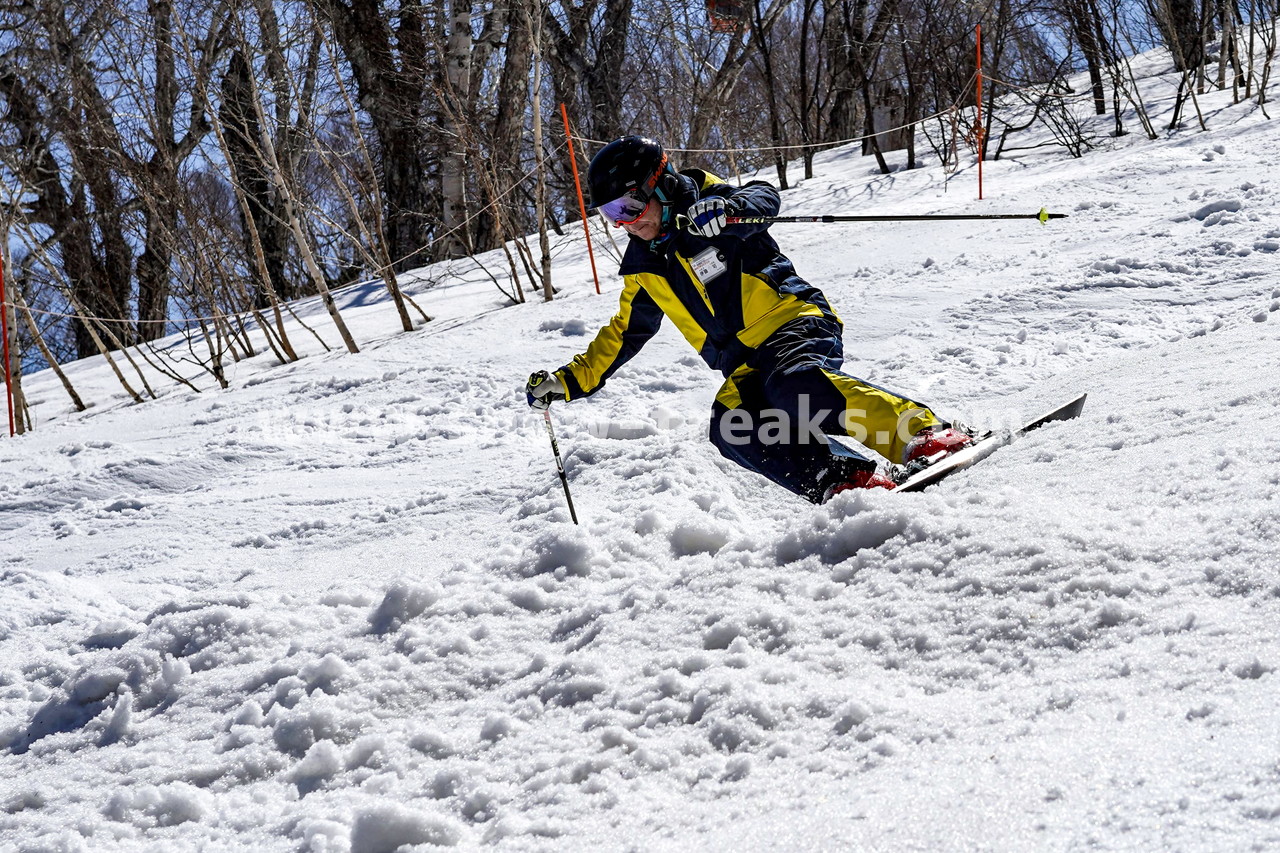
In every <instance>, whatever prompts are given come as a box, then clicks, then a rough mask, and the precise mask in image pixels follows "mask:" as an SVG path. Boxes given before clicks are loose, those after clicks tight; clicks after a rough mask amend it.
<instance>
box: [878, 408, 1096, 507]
mask: <svg viewBox="0 0 1280 853" xmlns="http://www.w3.org/2000/svg"><path fill="white" fill-rule="evenodd" d="M1087 396H1088V394H1081V395H1080V396H1078V397H1076V398H1074V399H1072V400H1070V401H1068V402H1066V403H1064V404H1063V405H1061V406H1058V407H1057V408H1055V409H1052V410H1050V411H1048V412H1046V413H1044V414H1043V415H1041V416H1040V417H1038V418H1036V419H1035V420H1033V421H1029V422H1028V423H1026V424H1024V425H1023V426H1021V427H1019V428H1018V429H1015V430H1002V431H1000V432H994V433H988V434H987V435H985V436H983V437H981V438H979V439H978V440H977V442H975V443H974V444H972V445H970V446H969V447H966V448H965V449H964V450H961V451H958V452H956V453H953V454H951V455H950V456H947V457H945V458H943V459H941V460H939V461H938V462H935V463H934V464H932V465H930V466H929V467H927V468H925V469H924V470H922V471H918V472H916V473H914V474H911V475H909V476H908V477H907V478H906V479H905V480H903V481H902V482H901V483H899V484H898V487H897V488H896V489H894V491H897V492H919V491H922V490H924V489H927V488H929V487H930V486H932V485H934V484H935V483H938V482H940V481H942V480H944V479H946V478H947V477H949V476H951V475H952V474H954V473H955V472H956V471H959V470H961V469H963V468H968V467H969V466H971V465H974V464H976V463H978V462H980V461H982V460H983V459H986V458H987V457H988V456H990V455H991V454H992V453H995V452H996V451H997V450H999V449H1000V448H1001V447H1004V446H1005V445H1006V444H1009V443H1011V442H1013V441H1015V440H1017V439H1019V438H1021V437H1022V436H1024V435H1026V434H1027V433H1029V432H1031V431H1032V430H1033V429H1039V428H1040V427H1042V426H1044V425H1045V424H1047V423H1051V422H1053V421H1069V420H1071V419H1072V418H1074V417H1076V416H1077V415H1079V414H1080V412H1081V411H1083V410H1084V401H1085V398H1086V397H1087Z"/></svg>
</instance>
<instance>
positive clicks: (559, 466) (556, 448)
mask: <svg viewBox="0 0 1280 853" xmlns="http://www.w3.org/2000/svg"><path fill="white" fill-rule="evenodd" d="M542 417H543V420H545V421H546V422H547V436H548V437H549V438H550V439H551V452H552V453H554V454H555V456H556V470H557V471H559V472H560V485H562V486H564V499H565V500H566V501H568V502H569V517H570V518H572V519H573V523H574V524H577V523H578V513H577V512H575V511H574V509H573V495H571V494H569V478H568V477H566V476H565V473H564V462H563V461H562V460H561V459H560V443H559V442H557V441H556V431H555V430H554V429H553V428H552V427H551V410H550V409H543V410H542Z"/></svg>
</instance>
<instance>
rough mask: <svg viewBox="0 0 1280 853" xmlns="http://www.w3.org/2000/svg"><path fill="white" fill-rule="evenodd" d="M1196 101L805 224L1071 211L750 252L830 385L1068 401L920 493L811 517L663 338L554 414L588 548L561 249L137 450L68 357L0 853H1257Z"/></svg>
mask: <svg viewBox="0 0 1280 853" xmlns="http://www.w3.org/2000/svg"><path fill="white" fill-rule="evenodd" d="M1155 63H1156V61H1155V60H1147V62H1146V64H1145V65H1143V66H1142V67H1143V69H1144V70H1145V72H1146V73H1152V72H1153V70H1158V69H1157V66H1156V64H1155ZM1148 83H1149V85H1150V86H1151V88H1150V91H1149V96H1150V97H1151V99H1152V102H1153V103H1154V104H1155V105H1156V106H1157V107H1158V108H1159V109H1160V110H1163V111H1165V112H1166V113H1167V110H1168V108H1169V106H1170V97H1171V92H1172V89H1171V88H1170V79H1169V78H1164V79H1160V80H1156V79H1152V80H1149V81H1148ZM1201 104H1202V106H1204V107H1205V108H1206V111H1207V116H1206V118H1207V120H1208V122H1209V124H1210V128H1211V130H1210V131H1209V132H1207V133H1202V132H1198V131H1197V130H1193V129H1190V128H1191V127H1193V126H1194V125H1193V123H1192V124H1190V125H1189V127H1188V129H1184V130H1181V131H1178V132H1174V133H1167V134H1165V135H1164V137H1163V138H1162V139H1161V140H1160V141H1157V142H1147V141H1145V140H1143V139H1141V138H1140V137H1139V136H1130V137H1127V138H1122V139H1118V140H1117V139H1112V138H1106V137H1105V136H1103V134H1104V133H1105V131H1106V130H1107V129H1108V128H1109V124H1110V119H1101V120H1097V123H1096V125H1095V126H1096V127H1097V128H1098V133H1099V136H1100V147H1099V149H1098V150H1097V151H1095V152H1093V153H1092V154H1090V155H1089V156H1087V157H1085V158H1083V159H1079V160H1072V159H1069V158H1067V157H1065V156H1064V155H1062V154H1060V153H1051V152H1049V151H1047V150H1043V149H1042V150H1039V151H1035V152H1030V153H1025V154H1022V155H1019V156H1015V157H1010V158H1008V159H1005V160H1002V161H1000V162H997V163H988V164H987V165H986V169H985V174H986V178H987V196H988V199H987V200H986V201H984V202H981V203H978V202H976V201H974V200H973V197H974V181H973V178H974V175H973V170H972V168H971V167H968V168H966V169H965V170H963V171H962V172H961V173H960V174H959V175H958V176H956V177H955V178H954V179H953V180H952V181H951V183H950V184H949V185H948V184H947V183H946V182H945V175H944V174H943V173H942V172H941V171H940V170H939V169H937V168H926V169H920V170H916V171H911V172H896V173H894V174H892V175H888V176H882V175H879V174H876V173H874V172H873V171H872V166H873V164H872V161H871V160H869V159H867V158H862V157H859V156H857V155H856V152H854V151H850V150H840V151H834V152H828V153H825V154H823V155H821V156H820V157H819V158H818V166H817V171H818V174H817V177H815V178H814V179H812V180H809V181H805V182H803V183H802V184H801V185H800V186H799V187H798V188H795V189H793V190H792V191H790V192H788V193H787V194H786V195H785V197H784V198H785V211H789V212H794V213H826V212H848V213H858V212H871V211H875V212H901V213H921V212H954V211H975V212H1034V211H1035V210H1038V209H1039V208H1040V207H1041V206H1042V205H1043V206H1048V207H1049V208H1050V209H1052V210H1055V211H1058V210H1061V211H1063V212H1067V213H1070V214H1071V216H1070V218H1069V219H1066V220H1060V221H1055V222H1051V223H1050V224H1048V225H1046V226H1043V227H1042V226H1040V225H1038V224H1036V223H1031V222H1004V223H998V224H994V225H992V224H984V225H976V224H975V225H970V224H965V223H939V224H933V225H930V224H910V225H907V224H903V225H870V226H866V225H848V226H843V225H827V226H782V225H779V226H775V229H774V233H775V234H776V236H777V237H778V239H779V240H780V242H781V243H782V244H783V247H784V250H785V251H786V252H787V253H788V254H789V255H791V257H792V258H793V259H794V260H795V262H796V264H797V267H798V268H799V269H800V271H801V273H802V274H804V275H805V276H806V277H808V278H810V279H811V280H812V281H814V282H815V283H817V284H819V285H820V286H821V287H822V288H823V289H824V291H825V292H826V293H827V295H828V296H829V297H830V298H831V300H832V302H833V303H834V304H835V306H836V307H837V310H839V311H840V313H841V314H842V316H843V317H844V319H845V321H846V335H845V338H846V345H847V351H848V361H847V368H848V369H849V370H850V371H851V372H853V373H855V374H857V375H860V376H863V377H865V378H867V379H870V380H873V381H875V382H877V383H881V384H885V385H888V386H890V387H894V388H898V389H901V390H902V391H903V392H905V393H908V394H912V395H916V396H918V397H922V398H924V399H925V400H927V401H928V402H930V403H932V404H933V405H934V406H935V407H936V408H937V409H939V410H940V411H942V412H943V413H945V414H947V415H951V416H957V417H960V418H961V419H964V420H966V421H969V422H975V423H983V424H990V425H994V426H1003V425H1010V424H1013V423H1015V422H1017V421H1019V420H1022V419H1025V418H1027V417H1029V416H1032V415H1034V414H1038V413H1039V411H1040V410H1041V409H1043V408H1045V407H1046V406H1047V405H1049V404H1052V403H1054V402H1057V401H1060V400H1062V399H1063V398H1065V397H1066V396H1068V395H1070V394H1073V393H1076V392H1078V391H1083V390H1087V391H1088V392H1089V395H1090V396H1089V403H1088V406H1087V407H1086V409H1085V412H1084V414H1083V415H1082V416H1081V418H1080V419H1079V420H1077V421H1073V422H1071V423H1064V424H1053V425H1050V426H1047V427H1045V428H1044V429H1042V430H1040V431H1038V432H1036V433H1034V434H1033V435H1031V436H1029V437H1027V438H1026V439H1024V440H1022V441H1020V442H1018V443H1016V444H1014V445H1013V446H1011V447H1009V448H1006V449H1004V450H1002V451H1000V453H999V455H998V457H996V458H993V459H992V460H989V461H988V462H984V463H983V464H981V465H980V466H978V467H976V468H974V469H972V470H971V471H969V472H967V473H965V474H963V475H961V476H958V477H955V478H953V479H952V480H950V481H948V482H947V483H946V484H944V485H942V486H939V487H938V488H936V489H934V490H931V491H929V492H925V493H923V494H918V495H895V494H891V493H886V492H879V491H877V492H875V493H866V494H850V493H845V494H842V495H840V496H838V497H837V499H836V500H834V501H833V502H832V503H831V504H829V505H827V506H825V507H813V506H810V505H809V504H807V503H805V502H803V501H802V500H800V499H799V498H795V497H793V496H791V495H790V494H788V493H785V492H783V491H782V490H780V489H778V488H776V487H774V486H772V485H770V484H768V483H767V482H765V481H764V480H762V479H760V478H758V477H756V476H754V475H751V474H749V473H747V472H744V471H741V470H739V469H737V468H735V467H734V466H732V465H731V464H729V463H728V462H726V461H724V460H722V459H720V458H719V456H718V455H717V453H716V452H715V450H714V448H712V447H711V446H710V445H709V444H708V443H707V442H706V441H705V435H704V434H705V430H706V422H707V416H708V411H709V407H710V402H711V399H712V396H713V394H714V392H715V389H716V388H717V387H718V384H719V377H718V376H716V375H714V374H712V373H711V372H709V371H708V370H707V369H706V368H705V366H704V365H702V363H701V362H700V361H699V360H698V359H697V357H696V356H695V355H694V354H693V353H692V352H691V351H689V349H688V347H687V345H686V344H685V343H684V342H683V340H681V339H680V338H679V336H678V335H677V334H676V333H675V332H674V330H673V329H671V328H669V327H668V328H665V329H664V331H663V332H662V333H661V334H660V335H659V336H658V337H657V338H655V339H654V340H653V341H652V342H651V343H650V344H649V346H648V347H647V348H646V349H645V350H644V352H642V353H641V354H640V355H639V356H638V357H637V358H636V359H635V360H634V361H633V362H632V363H631V364H630V365H628V366H627V367H626V368H625V369H624V370H623V371H622V372H620V373H619V374H618V375H617V376H616V377H615V378H614V379H613V380H612V382H611V384H610V386H609V388H608V389H606V391H605V392H602V393H601V394H599V395H597V396H596V397H594V398H592V399H590V400H586V401H581V402H575V403H573V404H570V405H567V406H564V405H561V406H557V407H555V408H554V410H553V413H554V419H555V424H556V427H557V430H558V434H559V439H560V443H561V447H562V449H563V450H564V452H565V454H566V465H567V468H568V472H569V477H570V480H571V483H572V487H573V493H574V497H575V500H576V503H577V508H578V513H579V516H580V518H581V520H582V522H583V523H582V526H580V527H575V526H574V525H572V524H570V523H569V522H568V514H567V510H566V508H565V506H564V498H563V494H562V492H561V489H560V484H559V481H558V479H557V478H556V475H555V469H554V465H553V463H552V459H551V454H550V448H549V447H548V443H547V436H546V434H545V430H544V426H543V422H542V419H541V418H540V417H536V416H532V415H531V414H530V413H529V411H528V409H527V408H526V407H525V405H524V401H523V392H522V385H523V379H524V377H525V376H526V375H527V374H528V373H529V372H530V371H532V370H534V369H537V368H540V367H547V368H552V367H555V366H558V365H559V364H562V363H563V362H564V361H566V360H567V359H568V358H569V357H570V356H571V355H572V354H573V353H574V352H576V351H578V350H579V349H580V348H581V347H583V346H585V344H586V342H587V341H588V340H589V339H590V335H591V334H592V333H593V332H594V330H595V328H596V327H597V326H598V325H600V324H602V323H603V322H605V321H606V320H607V319H608V317H609V316H610V315H611V314H612V313H613V311H614V309H615V306H616V298H615V297H616V293H617V291H618V289H619V282H618V281H617V279H616V277H614V276H612V275H611V274H610V273H611V270H612V262H611V261H610V260H608V258H607V257H606V258H605V259H604V260H603V261H602V267H604V268H605V270H606V278H605V287H606V295H604V296H596V295H595V294H594V292H593V287H592V285H591V276H590V270H589V267H588V266H587V264H586V256H585V251H584V247H583V244H582V242H581V237H580V235H577V234H573V233H569V234H567V235H566V236H565V237H564V238H562V239H560V240H559V241H558V243H557V248H556V266H555V270H556V276H557V283H558V286H559V287H560V288H562V291H561V295H560V298H558V299H557V300H556V301H554V302H553V303H549V304H543V303H530V304H527V305H524V306H521V307H511V308H502V307H501V305H502V302H503V299H502V297H501V295H500V294H499V293H498V291H497V290H496V288H494V287H493V285H492V284H491V283H490V282H489V279H488V278H487V276H486V274H485V273H484V272H483V271H482V270H480V269H479V268H477V267H476V266H475V265H474V264H472V263H471V262H458V263H456V264H453V265H450V266H445V267H437V268H435V269H433V270H430V271H425V272H424V274H423V276H422V279H421V281H420V282H419V283H418V284H417V285H415V286H414V287H412V288H411V291H412V292H414V293H415V295H416V296H417V298H418V299H419V301H420V302H421V304H423V306H424V308H425V309H426V310H427V311H428V312H430V313H432V314H433V315H435V317H436V319H435V321H434V322H432V323H430V324H427V325H425V326H423V327H422V328H421V329H420V330H419V331H416V332H414V333H411V334H397V333H395V329H396V321H395V318H394V312H393V311H392V309H391V308H390V307H389V306H388V305H387V303H386V300H385V299H382V298H381V297H380V296H379V295H378V292H377V289H376V288H373V287H369V288H364V289H360V288H357V289H355V290H351V291H347V292H345V293H344V295H343V298H342V304H343V305H344V306H346V311H347V316H348V319H349V321H350V323H351V325H352V328H353V331H354V333H355V335H356V337H357V339H358V340H359V341H360V342H361V343H362V345H363V352H362V353H361V354H359V355H347V354H341V353H338V352H332V353H324V352H321V351H319V344H318V343H317V342H316V341H315V340H314V338H311V337H310V336H309V335H306V334H305V333H304V332H302V331H301V330H297V331H295V333H294V339H295V341H296V342H297V343H298V345H299V346H300V347H301V348H303V349H305V350H306V351H307V353H308V355H307V357H305V358H304V359H303V360H301V361H299V362H297V363H295V364H289V365H280V364H278V363H275V362H274V361H273V360H272V359H271V357H270V355H262V356H259V357H257V358H254V359H250V360H247V361H244V362H241V363H240V364H238V365H235V366H234V368H233V370H232V388H231V389H230V390H228V391H225V392H223V391H219V390H217V389H216V388H214V389H207V390H205V392H204V393H200V394H196V393H194V392H191V391H189V390H187V389H182V388H178V387H175V386H174V385H173V384H172V383H169V384H161V383H158V382H157V383H156V384H157V387H158V390H161V391H162V398H161V399H159V400H157V401H153V402H147V403H145V404H144V405H131V404H128V401H127V399H125V398H124V397H123V395H122V394H121V392H120V390H119V388H118V386H114V387H113V382H114V380H113V379H112V377H111V375H110V374H109V372H108V371H107V370H106V368H105V367H104V366H103V364H102V362H101V361H100V360H97V359H93V360H88V361H85V362H82V363H78V364H76V365H72V366H70V368H69V370H70V373H71V375H72V377H73V380H74V381H75V383H76V385H77V387H78V389H79V390H80V393H81V394H82V395H83V396H84V397H85V398H86V399H87V400H92V401H94V403H95V405H94V406H93V408H92V409H91V410H90V411H89V412H87V413H84V414H75V413H72V412H71V411H70V407H69V405H68V403H67V400H66V397H65V395H64V394H63V392H62V390H61V387H60V386H59V385H58V383H57V381H56V379H55V378H54V377H53V376H52V375H49V374H47V373H46V374H40V375H37V376H33V377H29V378H28V380H27V390H28V394H29V396H30V397H31V399H32V401H33V403H34V404H35V412H36V417H37V419H38V421H39V424H38V428H37V430H36V431H35V432H34V433H32V434H30V435H27V436H25V437H23V438H21V439H18V440H14V441H7V442H2V443H0V471H3V479H2V481H0V510H2V514H0V542H2V543H3V546H2V547H3V551H2V552H0V602H2V603H3V607H2V609H0V768H3V772H2V773H0V850H4V851H11V850H13V851H76V850H94V851H98V850H129V851H132V850H192V849H206V850H231V849H253V850H305V851H317V853H319V851H351V852H352V853H375V851H377V852H378V853H381V851H393V850H420V849H428V848H431V847H433V846H448V845H456V846H459V847H463V848H477V847H496V848H500V849H521V850H523V849H593V848H607V849H645V850H648V849H695V848H697V849H718V850H738V849H749V848H754V849H774V848H784V849H851V850H858V849H866V850H872V849H875V850H889V849H892V850H1027V849H1042V850H1080V849H1095V850H1157V849H1170V850H1186V851H1209V850H1213V851H1219V850H1264V849H1276V848H1277V847H1278V846H1280V739H1278V733H1280V703H1278V702H1277V696H1276V684H1277V682H1276V679H1277V675H1276V673H1275V668H1276V667H1277V666H1280V631H1278V629H1280V557H1278V552H1280V549H1278V547H1277V543H1278V542H1280V520H1277V518H1278V514H1277V506H1276V497H1277V493H1278V491H1280V489H1278V486H1280V468H1278V467H1277V464H1276V461H1277V457H1278V456H1280V433H1278V432H1277V430H1276V428H1275V422H1276V417H1277V411H1276V410H1277V407H1278V406H1280V394H1277V378H1276V377H1277V376H1278V375H1280V371H1278V370H1277V361H1278V353H1280V314H1278V313H1276V312H1277V309H1278V308H1280V264H1277V260H1280V215H1277V214H1278V204H1277V201H1278V199H1280V195H1278V193H1280V184H1278V182H1277V180H1276V177H1277V174H1278V172H1277V167H1278V166H1280V133H1278V131H1277V125H1276V124H1275V123H1274V122H1268V121H1266V120H1264V119H1263V118H1262V116H1261V115H1260V114H1259V113H1258V111H1257V110H1256V107H1251V106H1248V105H1242V106H1236V107H1232V106H1230V105H1229V104H1228V103H1227V101H1226V100H1224V96H1222V95H1217V94H1214V95H1211V96H1208V97H1203V98H1202V99H1201ZM1166 121H1167V117H1166ZM1130 124H1131V126H1132V127H1134V128H1136V122H1130ZM793 174H794V173H793ZM597 236H598V240H599V241H604V242H605V243H607V238H606V237H605V236H604V235H603V234H602V233H601V234H598V235H597ZM597 247H598V249H597V256H598V257H599V256H601V255H604V254H606V250H603V249H602V247H601V242H597ZM487 263H488V266H489V267H490V268H491V269H494V270H498V269H501V268H502V265H501V263H500V262H499V261H497V260H493V259H489V260H488V261H487ZM432 282H434V283H433V284H432ZM429 284H430V286H428V285H429ZM304 308H305V309H306V311H307V313H308V314H309V316H310V318H311V319H312V320H313V321H314V323H315V325H316V327H317V329H318V330H319V331H320V332H321V334H322V335H324V336H325V337H326V338H328V339H329V340H330V344H331V345H333V344H334V343H335V342H336V338H337V336H336V335H335V334H334V333H333V331H332V328H331V326H328V325H327V323H326V321H325V319H324V316H323V312H322V309H320V308H319V307H318V306H316V305H314V304H309V305H308V306H304ZM668 326H669V324H668ZM205 384H206V385H207V384H208V383H205ZM997 460H998V461H997Z"/></svg>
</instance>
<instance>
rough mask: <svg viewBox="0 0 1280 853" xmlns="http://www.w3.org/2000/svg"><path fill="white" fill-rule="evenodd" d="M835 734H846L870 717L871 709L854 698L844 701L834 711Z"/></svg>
mask: <svg viewBox="0 0 1280 853" xmlns="http://www.w3.org/2000/svg"><path fill="white" fill-rule="evenodd" d="M835 718H836V719H835V729H836V734H842V735H847V734H848V733H849V732H851V731H853V730H854V729H856V728H857V727H858V726H860V725H862V724H863V723H865V722H866V721H867V720H869V719H871V709H870V708H868V707H867V706H866V705H864V704H862V703H861V702H858V701H856V700H854V701H849V702H846V703H845V704H844V705H841V706H840V709H839V710H838V711H836V713H835Z"/></svg>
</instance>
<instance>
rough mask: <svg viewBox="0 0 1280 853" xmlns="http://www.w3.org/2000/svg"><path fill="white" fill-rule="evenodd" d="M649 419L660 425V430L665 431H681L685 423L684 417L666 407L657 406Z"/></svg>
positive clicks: (651, 411)
mask: <svg viewBox="0 0 1280 853" xmlns="http://www.w3.org/2000/svg"><path fill="white" fill-rule="evenodd" d="M649 417H650V418H652V419H653V422H654V423H655V424H657V425H658V429H660V430H663V431H666V430H672V429H679V428H680V427H682V426H684V422H685V419H684V415H682V414H680V413H679V412H677V411H675V410H674V409H669V408H667V407H666V406H655V407H654V408H653V409H652V410H650V412H649Z"/></svg>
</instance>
